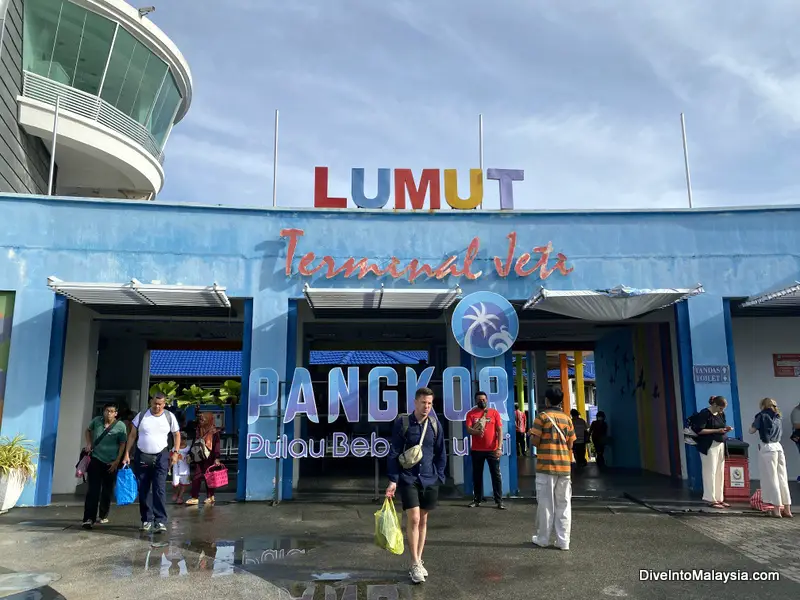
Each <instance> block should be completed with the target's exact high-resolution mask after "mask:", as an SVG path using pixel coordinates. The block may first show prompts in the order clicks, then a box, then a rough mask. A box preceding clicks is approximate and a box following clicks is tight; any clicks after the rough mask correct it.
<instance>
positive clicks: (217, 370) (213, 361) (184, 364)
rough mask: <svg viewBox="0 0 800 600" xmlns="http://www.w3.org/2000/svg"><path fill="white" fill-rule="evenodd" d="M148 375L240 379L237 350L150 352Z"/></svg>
mask: <svg viewBox="0 0 800 600" xmlns="http://www.w3.org/2000/svg"><path fill="white" fill-rule="evenodd" d="M150 375H156V376H159V377H241V376H242V353H241V351H239V350H151V351H150Z"/></svg>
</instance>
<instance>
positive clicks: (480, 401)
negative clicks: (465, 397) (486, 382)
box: [478, 400, 486, 409]
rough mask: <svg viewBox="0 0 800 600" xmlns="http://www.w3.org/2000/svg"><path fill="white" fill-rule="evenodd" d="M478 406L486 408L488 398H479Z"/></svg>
mask: <svg viewBox="0 0 800 600" xmlns="http://www.w3.org/2000/svg"><path fill="white" fill-rule="evenodd" d="M478 408H481V409H483V408H486V400H478Z"/></svg>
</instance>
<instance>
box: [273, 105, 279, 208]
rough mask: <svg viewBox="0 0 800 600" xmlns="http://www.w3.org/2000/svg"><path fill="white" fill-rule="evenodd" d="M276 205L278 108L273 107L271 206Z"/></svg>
mask: <svg viewBox="0 0 800 600" xmlns="http://www.w3.org/2000/svg"><path fill="white" fill-rule="evenodd" d="M277 205H278V109H277V108H276V109H275V145H274V147H273V149H272V207H273V208H274V207H276V206H277Z"/></svg>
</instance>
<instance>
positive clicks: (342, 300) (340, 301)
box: [303, 284, 461, 310]
mask: <svg viewBox="0 0 800 600" xmlns="http://www.w3.org/2000/svg"><path fill="white" fill-rule="evenodd" d="M303 295H304V296H305V297H306V300H308V304H309V306H311V308H313V309H351V310H352V309H361V308H363V309H388V310H444V309H446V308H448V307H449V306H450V305H452V304H453V303H454V302H455V301H456V300H458V299H459V298H460V297H461V288H459V287H455V288H453V289H413V290H406V289H388V290H387V289H385V288H384V287H383V285H381V287H380V288H378V289H353V288H312V287H309V286H308V284H306V286H305V288H303Z"/></svg>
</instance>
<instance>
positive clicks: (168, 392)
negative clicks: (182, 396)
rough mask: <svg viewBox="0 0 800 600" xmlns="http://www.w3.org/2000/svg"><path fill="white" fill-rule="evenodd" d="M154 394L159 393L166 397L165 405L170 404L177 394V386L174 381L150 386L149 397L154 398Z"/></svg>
mask: <svg viewBox="0 0 800 600" xmlns="http://www.w3.org/2000/svg"><path fill="white" fill-rule="evenodd" d="M156 392H161V393H162V394H164V395H165V396H166V397H167V403H169V402H171V401H172V400H173V399H174V398H175V396H176V395H177V393H178V384H177V382H175V381H161V382H159V383H154V384H153V385H151V386H150V397H151V398H152V397H153V396H155V394H156Z"/></svg>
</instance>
